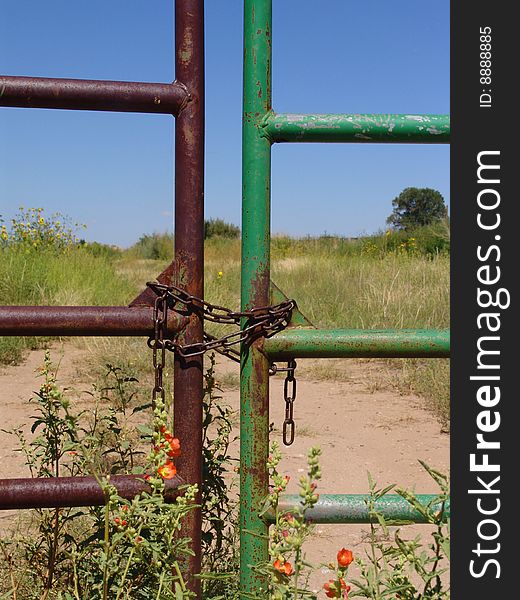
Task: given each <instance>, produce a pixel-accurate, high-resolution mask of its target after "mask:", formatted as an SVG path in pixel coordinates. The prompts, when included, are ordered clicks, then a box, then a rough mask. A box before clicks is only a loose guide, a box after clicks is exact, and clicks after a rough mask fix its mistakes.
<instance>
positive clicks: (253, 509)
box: [240, 0, 272, 598]
mask: <svg viewBox="0 0 520 600" xmlns="http://www.w3.org/2000/svg"><path fill="white" fill-rule="evenodd" d="M271 24H272V2H271V0H246V1H245V3H244V100H243V102H244V105H243V117H242V266H241V268H242V272H241V277H242V283H241V304H242V308H243V309H244V310H246V309H250V308H254V307H257V306H265V305H267V304H269V299H270V293H269V292H270V286H269V277H270V236H271V232H270V212H271V207H270V201H271V198H270V186H271V145H270V141H269V140H268V139H267V138H266V137H265V136H263V135H261V131H260V130H261V124H262V121H263V119H264V117H265V115H266V114H267V113H268V112H269V111H270V110H271ZM262 346H263V340H262V339H260V340H257V341H256V342H254V343H253V344H251V345H250V346H243V347H242V349H241V377H240V394H241V396H240V397H241V401H240V592H241V598H245V597H246V596H247V597H249V596H248V594H250V595H255V596H256V595H257V594H258V593H259V592H260V589H261V588H263V589H264V590H265V589H266V580H265V577H264V576H262V575H261V574H260V573H258V571H255V570H254V568H252V567H254V565H258V564H261V563H265V562H266V561H267V560H268V557H269V555H268V537H267V533H268V530H267V524H266V523H265V521H264V520H263V519H261V518H260V517H259V512H260V510H261V508H262V503H263V501H264V499H265V497H266V495H267V493H268V473H267V467H266V463H267V457H268V450H269V364H268V360H267V357H266V356H265V354H263V352H262Z"/></svg>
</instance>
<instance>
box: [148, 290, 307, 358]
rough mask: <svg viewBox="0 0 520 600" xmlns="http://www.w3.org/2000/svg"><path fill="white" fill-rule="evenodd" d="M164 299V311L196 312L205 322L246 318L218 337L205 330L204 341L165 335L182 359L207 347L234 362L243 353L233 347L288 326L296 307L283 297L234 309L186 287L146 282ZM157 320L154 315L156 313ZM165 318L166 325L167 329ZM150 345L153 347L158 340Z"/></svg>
mask: <svg viewBox="0 0 520 600" xmlns="http://www.w3.org/2000/svg"><path fill="white" fill-rule="evenodd" d="M146 285H147V286H148V287H149V288H150V289H152V290H153V291H154V292H155V293H156V294H157V298H158V299H159V298H160V299H162V303H163V304H162V306H163V312H164V310H167V309H168V308H170V309H172V310H177V311H179V312H184V313H188V314H190V313H195V314H199V315H201V316H202V318H203V319H204V320H206V321H211V322H212V323H222V324H226V325H237V326H240V322H241V320H242V319H245V320H246V325H245V327H244V328H242V329H239V330H237V331H234V332H232V333H228V334H226V335H223V336H222V337H220V338H216V337H215V336H213V335H210V334H208V333H206V332H204V341H203V342H197V343H194V344H185V345H181V344H179V343H178V342H177V341H176V340H171V339H168V338H163V341H162V344H163V345H164V347H165V348H166V349H167V350H170V351H172V352H176V353H177V354H178V355H179V356H181V357H182V358H189V357H191V356H200V355H201V354H204V353H205V352H207V351H208V350H215V351H216V352H219V353H220V354H223V355H225V356H227V357H228V358H231V359H232V360H235V361H240V354H239V353H238V352H236V351H234V350H233V349H232V346H235V345H237V344H241V343H246V344H249V343H251V342H252V341H253V340H255V339H258V338H259V337H265V338H268V337H271V336H272V335H274V334H275V333H278V332H279V331H281V330H282V329H285V328H286V327H287V326H288V325H289V321H290V320H291V315H292V311H293V309H294V308H295V307H296V302H295V301H294V300H284V301H283V302H280V303H279V304H273V305H270V306H260V307H257V308H252V309H250V310H246V311H241V312H240V311H232V310H230V309H229V308H225V307H224V306H219V305H218V304H211V303H209V302H206V301H205V300H202V299H201V298H197V297H196V296H192V295H191V294H188V292H186V291H185V290H183V289H181V288H179V287H177V286H174V285H164V284H162V283H155V282H148V283H147V284H146ZM154 319H155V315H154ZM166 324H167V323H166V321H165V322H164V328H166ZM151 340H152V338H150V340H149V342H148V345H149V346H150V347H151V348H153V345H154V343H155V340H154V341H153V342H151Z"/></svg>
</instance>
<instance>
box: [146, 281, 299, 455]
mask: <svg viewBox="0 0 520 600" xmlns="http://www.w3.org/2000/svg"><path fill="white" fill-rule="evenodd" d="M146 285H147V286H148V287H149V288H151V289H152V290H153V291H154V292H155V293H156V294H157V297H156V299H155V304H154V311H153V323H154V335H153V336H152V337H150V338H149V339H148V346H149V347H150V348H151V349H152V351H153V368H154V373H155V384H154V388H153V392H152V402H153V404H154V405H155V401H156V398H157V396H158V395H160V397H161V399H162V400H163V401H165V390H164V385H163V370H164V367H165V364H166V350H169V351H171V352H176V353H177V354H178V355H179V356H181V357H183V358H187V357H190V356H200V355H201V354H204V353H205V352H207V351H208V350H215V351H216V352H219V353H220V354H223V355H224V356H227V357H228V358H230V359H231V360H234V361H236V362H240V352H238V351H237V350H235V349H234V348H233V347H232V346H235V345H236V344H240V343H242V342H247V343H250V342H252V341H253V340H255V339H257V338H259V337H266V338H268V337H271V336H272V335H274V334H275V333H277V332H278V331H281V330H282V329H285V328H286V327H287V325H288V324H289V321H290V319H291V314H292V311H293V309H294V308H295V306H296V302H295V301H294V300H284V301H283V302H280V303H279V304H275V305H271V306H262V307H259V308H252V309H250V310H247V311H242V312H239V311H232V310H230V309H228V308H225V307H224V306H219V305H217V304H210V303H209V302H206V301H205V300H202V299H201V298H197V297H196V296H192V295H191V294H188V293H187V292H186V291H185V290H183V289H181V288H178V287H176V286H174V285H169V286H168V285H164V284H162V283H155V282H148V283H147V284H146ZM168 309H172V310H175V311H176V312H180V313H185V314H190V313H196V314H199V315H200V316H202V318H203V319H204V320H206V321H211V322H212V323H222V324H227V325H230V324H231V325H240V321H241V320H242V319H246V325H245V327H244V328H243V329H240V330H239V331H234V332H232V333H228V334H226V335H223V336H222V337H220V338H217V337H215V336H214V335H211V334H209V333H207V332H204V341H203V342H198V343H194V344H185V345H181V344H179V343H178V342H177V341H175V340H172V339H169V338H167V337H166V336H165V333H166V331H167V324H168ZM295 369H296V361H295V360H294V359H291V360H289V361H288V362H287V367H284V368H282V367H278V366H277V365H276V364H275V363H271V365H270V367H269V374H270V375H274V374H276V373H281V372H286V373H287V375H286V377H285V381H284V390H283V396H284V401H285V419H284V422H283V443H284V444H285V445H286V446H290V445H291V444H292V443H293V441H294V434H295V424H294V418H293V405H294V401H295V400H296V378H295V376H294V371H295Z"/></svg>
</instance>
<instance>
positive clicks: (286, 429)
mask: <svg viewBox="0 0 520 600" xmlns="http://www.w3.org/2000/svg"><path fill="white" fill-rule="evenodd" d="M295 369H296V361H295V360H294V359H291V360H290V361H288V363H287V375H286V376H285V381H284V383H283V399H284V400H285V419H284V422H283V430H282V431H283V443H284V444H285V445H286V446H290V445H291V444H292V443H293V442H294V434H295V430H296V426H295V424H294V418H293V416H294V415H293V411H294V401H295V400H296V377H295V376H294V371H295ZM289 387H290V390H289Z"/></svg>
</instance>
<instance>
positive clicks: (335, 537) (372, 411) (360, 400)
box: [0, 344, 449, 587]
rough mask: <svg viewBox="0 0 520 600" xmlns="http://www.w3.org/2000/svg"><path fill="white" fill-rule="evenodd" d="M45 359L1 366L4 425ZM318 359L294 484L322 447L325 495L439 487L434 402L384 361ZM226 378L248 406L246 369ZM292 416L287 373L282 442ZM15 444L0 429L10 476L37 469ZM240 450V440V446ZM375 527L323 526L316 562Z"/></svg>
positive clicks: (357, 546) (441, 442) (279, 381)
mask: <svg viewBox="0 0 520 600" xmlns="http://www.w3.org/2000/svg"><path fill="white" fill-rule="evenodd" d="M60 356H61V364H60V368H59V383H60V384H61V385H62V386H65V387H69V388H72V389H76V390H81V389H87V388H88V387H89V386H88V384H85V385H83V384H82V382H81V377H80V376H78V373H80V372H81V369H80V368H79V365H80V364H81V363H82V361H83V358H84V356H85V350H84V349H81V348H78V347H76V346H74V345H70V344H69V345H66V346H65V347H64V346H59V345H55V346H54V348H53V359H54V360H57V359H58V358H59V357H60ZM42 359H43V351H34V352H31V353H29V354H28V355H27V357H26V360H25V362H24V363H23V364H21V365H19V366H15V367H6V368H3V369H1V370H0V406H1V407H2V409H1V420H0V427H1V428H2V429H3V430H9V429H12V428H13V427H15V426H19V425H22V424H24V423H25V424H27V422H28V419H29V417H30V415H31V414H32V412H31V406H30V405H29V404H28V399H29V398H30V397H31V395H33V392H34V390H36V389H37V388H38V385H39V380H38V379H37V378H36V371H37V369H38V367H39V366H41V363H42ZM315 362H316V361H314V363H315ZM314 363H310V361H301V362H300V363H299V365H298V370H297V376H298V394H297V400H296V402H295V420H296V427H297V429H296V440H295V442H294V444H293V445H292V446H290V447H288V448H283V453H284V460H283V463H282V465H281V466H282V472H283V473H286V474H289V475H291V482H290V485H289V491H290V492H294V491H295V489H296V486H297V481H298V479H299V476H300V475H301V474H303V473H305V471H306V453H307V450H308V448H309V447H311V446H313V445H319V446H320V447H321V448H322V451H323V455H322V458H321V465H322V471H323V478H322V481H321V482H320V486H319V491H321V492H322V493H366V492H367V490H368V481H367V472H370V473H371V474H372V476H373V478H374V479H375V480H376V481H377V483H378V484H379V485H380V486H381V487H382V486H386V485H389V484H392V483H396V484H398V485H399V486H401V487H407V488H412V489H415V490H417V491H418V492H421V493H435V492H436V491H437V490H436V488H435V484H434V483H433V481H432V480H431V478H430V477H429V475H428V474H427V473H426V472H425V471H424V470H423V468H422V467H421V466H420V465H419V463H418V459H422V460H424V461H425V462H426V463H427V464H429V465H431V466H432V467H434V468H436V469H438V470H440V471H442V472H445V473H448V471H449V436H448V435H447V434H446V433H442V432H441V427H440V424H439V422H438V420H437V419H436V417H435V416H434V415H433V414H432V413H431V412H430V411H428V410H427V409H426V408H425V406H424V401H423V400H421V399H420V398H417V397H415V396H409V395H408V396H402V395H400V394H399V393H398V392H397V391H395V390H393V389H389V386H384V385H381V384H380V383H378V382H379V378H378V370H380V368H382V367H381V366H378V364H377V363H374V362H370V363H367V362H362V361H355V360H350V361H341V365H342V366H341V369H342V370H343V371H342V375H341V377H340V378H339V380H338V379H335V380H323V376H322V377H321V378H319V380H316V378H314V377H313V376H312V369H311V368H310V367H312V365H313V364H314ZM338 364H340V362H339V361H337V362H336V363H335V368H334V371H333V373H335V374H337V372H338ZM217 375H218V377H221V378H222V381H223V382H226V381H227V382H228V383H227V387H226V388H225V393H224V397H225V399H226V401H228V402H229V403H230V405H231V406H232V407H233V408H235V409H238V406H239V392H238V389H236V385H235V384H236V382H237V380H238V367H237V366H236V365H235V364H234V363H231V362H229V361H226V360H225V359H222V360H220V361H219V362H218V363H217ZM233 388H235V389H233ZM283 416H284V402H283V375H282V374H279V375H277V376H275V377H273V378H272V379H271V421H273V423H274V427H275V429H274V431H273V438H275V439H278V440H279V441H280V443H281V433H280V430H281V424H282V421H283ZM25 427H26V425H25ZM27 429H28V428H27ZM15 447H16V440H15V439H14V438H13V437H12V436H9V435H8V434H6V433H4V432H3V431H0V478H5V477H23V476H28V473H27V470H26V467H25V466H24V461H23V458H22V456H21V455H20V453H18V452H16V451H15V450H14V448H15ZM237 452H238V449H237V446H236V445H235V450H234V453H237ZM12 518H13V515H12V513H3V514H1V513H0V529H4V527H5V525H7V522H8V521H9V520H10V519H12ZM6 520H7V521H6ZM407 531H409V535H415V534H417V533H418V532H423V533H426V531H425V527H424V526H413V527H408V528H407ZM366 533H367V527H366V526H352V525H343V526H337V525H334V526H333V525H319V526H317V531H316V534H317V537H316V539H315V541H313V543H312V544H310V545H309V548H308V558H309V559H310V561H311V562H312V563H314V564H320V563H325V562H330V561H331V560H334V559H335V555H336V552H337V550H338V549H339V548H341V547H342V546H344V547H346V548H351V549H352V550H353V551H354V552H355V553H356V552H357V553H359V552H362V550H363V545H364V543H363V540H364V539H365V538H366ZM320 579H321V581H325V580H327V579H328V577H327V571H326V569H323V570H322V572H321V573H320V572H319V571H318V573H317V575H316V577H313V581H312V583H313V584H314V585H315V587H319V586H320V585H321V584H320Z"/></svg>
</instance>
